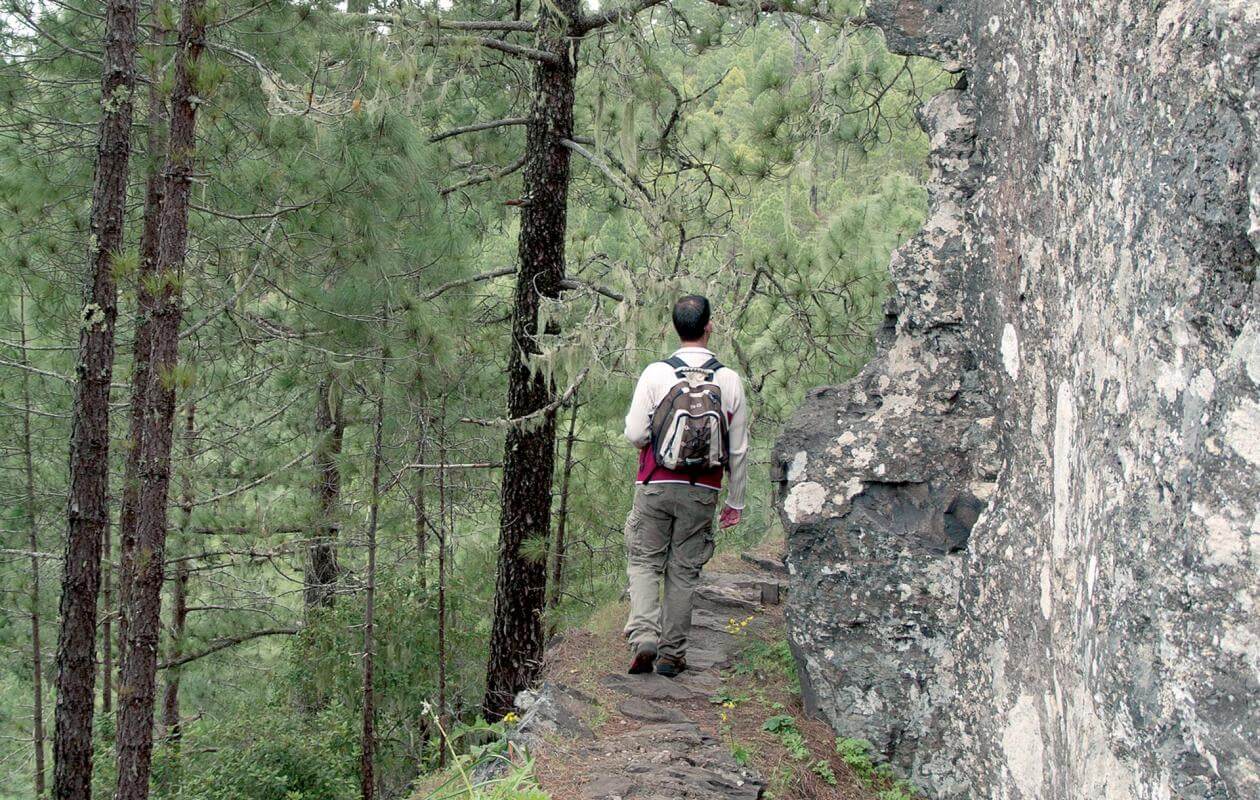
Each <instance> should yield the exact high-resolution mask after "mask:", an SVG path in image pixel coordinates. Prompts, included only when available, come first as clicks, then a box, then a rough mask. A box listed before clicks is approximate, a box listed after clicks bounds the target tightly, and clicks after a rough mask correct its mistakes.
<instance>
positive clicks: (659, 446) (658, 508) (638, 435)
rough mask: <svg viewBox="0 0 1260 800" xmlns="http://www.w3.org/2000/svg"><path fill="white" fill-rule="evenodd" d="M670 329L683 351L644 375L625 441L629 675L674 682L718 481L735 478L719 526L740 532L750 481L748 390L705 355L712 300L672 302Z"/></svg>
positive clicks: (706, 550) (706, 555)
mask: <svg viewBox="0 0 1260 800" xmlns="http://www.w3.org/2000/svg"><path fill="white" fill-rule="evenodd" d="M674 329H675V330H676V331H677V332H678V338H679V339H680V340H681V346H680V347H679V348H678V349H677V350H675V351H674V354H673V355H672V356H670V357H669V358H668V359H666V360H664V361H657V362H655V363H652V364H649V365H648V366H647V368H646V369H644V370H643V374H642V375H640V376H639V383H638V385H637V386H635V389H634V399H633V400H632V401H631V403H630V413H629V414H627V415H626V438H627V439H629V440H630V442H631V444H633V445H634V446H636V447H638V448H640V450H639V472H638V475H637V477H636V479H635V483H636V484H637V486H636V488H635V491H634V505H633V506H632V507H631V509H630V516H629V518H628V519H627V520H626V530H625V533H626V560H627V566H626V574H627V575H628V576H629V578H630V618H629V620H627V622H626V627H625V631H624V633H625V636H626V638H627V639H628V640H629V641H630V646H631V648H632V650H633V656H632V659H631V662H630V673H631V674H632V675H633V674H639V673H644V672H651V671H652V668H653V666H655V668H656V672H657V673H658V674H660V675H664V676H666V677H669V678H672V677H674V676H676V675H678V674H679V673H681V672H682V671H683V670H685V669H687V660H686V654H687V635H688V634H689V633H690V631H691V598H692V593H693V592H694V591H695V588H696V583H697V582H698V580H699V578H700V570H701V569H702V568H703V567H704V565H705V564H706V563H707V562H708V560H709V559H710V558H711V557H712V556H713V547H714V541H713V513H714V511H715V510H716V509H717V500H718V490H720V489H721V488H722V473H723V472H724V471H725V472H729V473H730V474H731V483H730V488H729V489H728V491H727V494H726V505H725V507H724V508H723V509H722V514H721V525H722V527H723V528H729V527H731V526H732V525H737V524H739V518H740V512H741V511H742V509H743V508H744V487H745V485H746V484H747V480H748V461H747V456H748V408H747V406H746V405H745V403H744V386H743V382H742V381H741V380H740V377H739V375H737V374H736V373H735V371H734V370H732V369H730V368H729V367H725V366H723V365H722V364H721V363H720V362H719V361H718V360H717V358H716V357H715V356H714V355H713V353H712V351H710V350H709V348H708V343H709V336H710V335H711V334H712V333H713V323H712V322H710V321H709V301H708V299H707V298H704V297H701V296H700V295H687V296H686V297H683V298H682V299H680V300H679V301H678V302H677V303H675V304H674ZM662 578H663V579H664V583H665V593H664V594H665V599H664V602H661V599H660V595H661V581H662Z"/></svg>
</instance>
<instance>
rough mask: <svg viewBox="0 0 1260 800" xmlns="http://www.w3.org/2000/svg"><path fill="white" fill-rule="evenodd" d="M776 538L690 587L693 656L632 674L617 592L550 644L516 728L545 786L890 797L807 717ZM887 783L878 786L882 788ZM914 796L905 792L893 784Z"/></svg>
mask: <svg viewBox="0 0 1260 800" xmlns="http://www.w3.org/2000/svg"><path fill="white" fill-rule="evenodd" d="M786 574H787V572H786V569H785V568H784V566H783V561H782V542H778V543H770V544H767V545H764V546H762V547H760V548H758V550H757V551H756V552H754V553H749V554H734V553H729V554H722V555H719V556H718V557H716V558H715V559H714V560H713V561H712V562H711V563H710V564H709V566H708V567H707V568H706V569H705V572H704V577H703V579H702V585H701V587H700V588H699V589H698V590H697V602H696V608H695V611H694V615H693V632H692V640H691V642H690V647H689V653H688V661H689V663H690V668H689V670H688V671H687V672H686V673H684V674H683V675H681V676H679V677H678V678H677V679H675V680H669V679H667V678H663V677H661V676H658V675H627V674H626V665H627V664H628V660H629V651H628V649H627V646H626V644H625V641H624V639H623V638H622V636H621V626H622V623H623V622H624V620H625V616H626V602H625V601H624V600H623V601H622V602H618V603H613V604H610V605H608V606H606V607H605V608H602V609H600V610H599V611H597V612H596V613H595V614H594V615H593V616H592V618H591V620H590V621H589V622H588V624H587V625H586V626H585V627H584V628H582V629H577V630H573V631H569V632H566V633H565V634H564V636H563V638H561V639H560V640H559V641H558V642H557V643H555V644H553V646H552V647H551V648H550V649H549V650H548V653H547V661H546V665H545V668H544V674H543V684H542V686H541V687H540V689H539V691H538V692H537V693H536V694H535V701H534V703H535V706H536V707H529V708H528V709H527V710H526V711H525V712H524V714H523V717H522V720H521V723H520V728H519V734H518V735H517V736H518V739H519V740H523V741H524V742H525V743H526V750H527V752H528V753H529V756H530V757H531V758H532V759H533V773H534V776H535V778H536V780H537V782H538V785H539V787H540V788H541V789H542V790H543V791H544V792H545V793H546V795H547V796H548V797H550V798H551V800H631V799H632V798H642V799H643V800H676V798H695V799H696V800H709V799H710V798H712V799H714V800H717V799H719V798H723V799H724V798H738V799H739V800H744V799H745V798H747V800H756V798H759V797H764V798H779V799H786V798H801V799H802V800H803V799H804V798H819V800H867V799H868V798H880V800H883V798H892V797H897V796H899V795H896V794H893V793H892V792H891V791H890V790H889V787H890V786H891V783H890V782H889V781H887V780H881V779H879V778H875V777H873V776H872V773H871V771H870V766H871V765H870V764H869V762H863V759H861V758H859V759H858V761H857V764H856V766H857V769H856V770H855V769H854V768H853V767H851V766H850V764H853V763H854V761H853V759H852V756H851V755H850V758H849V759H848V760H847V761H846V759H845V758H844V757H843V756H842V755H838V754H837V740H836V735H835V733H834V732H833V731H832V730H831V729H830V728H829V727H828V726H827V724H826V723H824V722H822V721H819V720H813V719H809V718H807V717H806V715H805V713H804V709H803V707H802V705H801V698H800V687H799V684H798V682H797V679H796V673H795V668H794V666H793V662H792V658H791V654H790V652H789V650H788V647H787V641H786V631H785V628H784V620H783V606H782V605H781V601H782V599H783V598H784V595H785V593H786V585H787V580H786ZM881 790H882V793H881ZM900 796H902V797H907V798H908V797H909V795H900Z"/></svg>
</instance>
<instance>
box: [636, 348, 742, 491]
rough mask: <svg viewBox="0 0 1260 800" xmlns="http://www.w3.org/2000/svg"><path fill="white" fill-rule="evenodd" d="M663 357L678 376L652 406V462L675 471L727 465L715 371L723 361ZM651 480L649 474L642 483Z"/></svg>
mask: <svg viewBox="0 0 1260 800" xmlns="http://www.w3.org/2000/svg"><path fill="white" fill-rule="evenodd" d="M664 363H666V364H668V365H669V366H671V367H673V368H674V375H675V376H676V377H677V378H678V382H677V383H675V384H674V386H673V387H672V388H671V389H670V390H669V393H668V394H666V395H665V397H664V398H662V399H661V402H660V403H659V404H658V405H657V406H656V410H655V411H653V412H652V454H653V455H654V456H655V458H656V466H657V467H664V468H666V469H670V470H674V471H676V472H689V473H696V474H697V475H698V474H699V473H703V472H707V471H709V470H711V469H714V468H715V467H723V466H725V465H726V459H727V448H728V446H729V445H728V441H727V439H728V434H727V426H728V424H729V423H728V421H727V419H726V412H724V411H723V410H722V389H721V388H720V387H719V386H718V385H717V384H716V383H714V381H713V376H714V375H715V374H716V373H717V371H718V370H719V369H721V368H722V364H721V363H719V362H718V360H717V359H716V358H710V359H709V360H708V361H706V362H705V363H703V364H701V365H700V366H698V367H692V366H688V364H687V362H685V361H683V360H682V359H681V358H679V357H678V356H673V357H672V358H669V359H667V360H666V361H665V362H664ZM650 481H651V476H650V475H649V476H648V478H647V480H646V481H644V482H645V483H647V482H650Z"/></svg>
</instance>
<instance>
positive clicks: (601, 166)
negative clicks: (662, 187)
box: [560, 139, 654, 202]
mask: <svg viewBox="0 0 1260 800" xmlns="http://www.w3.org/2000/svg"><path fill="white" fill-rule="evenodd" d="M560 144H562V145H564V146H565V147H567V148H569V149H570V150H572V151H573V152H575V153H577V154H578V155H580V156H582V157H583V158H585V159H586V160H587V161H589V162H591V164H593V165H594V166H595V168H596V169H598V170H599V171H600V172H602V173H604V177H606V178H608V180H610V181H612V182H613V183H614V184H616V185H617V188H619V189H621V190H622V191H624V192H626V194H627V195H630V196H633V195H634V192H631V191H629V190H628V189H629V187H628V186H627V185H626V181H629V182H630V183H631V184H632V185H633V187H634V188H636V189H638V190H639V191H640V192H642V193H643V198H644V199H645V200H647V201H648V202H651V201H652V200H653V199H654V198H653V197H652V193H651V192H649V191H648V188H647V187H646V186H644V185H643V184H642V183H640V182H639V179H638V178H635V177H634V176H632V175H631V174H630V173H629V172H627V171H626V170H625V168H624V167H622V170H621V171H622V172H623V173H624V175H625V178H624V179H623V178H622V176H620V175H618V174H617V173H615V172H613V170H612V167H611V166H610V165H609V163H608V162H607V161H605V160H604V159H602V158H600V157H599V156H597V155H595V154H594V153H592V152H591V151H590V150H587V149H586V148H585V147H583V146H582V145H580V144H578V143H577V142H575V141H573V140H572V139H561V140H560Z"/></svg>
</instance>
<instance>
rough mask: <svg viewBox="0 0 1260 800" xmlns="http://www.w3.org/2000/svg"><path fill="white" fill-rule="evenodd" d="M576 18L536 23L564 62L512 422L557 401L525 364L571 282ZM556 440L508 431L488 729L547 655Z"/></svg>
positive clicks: (522, 298) (546, 140)
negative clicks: (546, 553) (545, 304)
mask: <svg viewBox="0 0 1260 800" xmlns="http://www.w3.org/2000/svg"><path fill="white" fill-rule="evenodd" d="M579 10H580V8H579V4H578V2H577V0H556V2H554V3H546V4H543V5H542V7H541V12H540V14H539V22H538V29H539V37H538V47H539V48H541V49H544V50H547V51H549V52H552V53H555V54H556V55H557V56H559V57H560V63H559V64H549V63H545V62H540V63H538V64H537V65H535V67H534V101H533V109H532V113H531V120H530V122H529V124H528V126H527V128H526V142H525V157H526V161H525V178H524V189H525V197H524V198H523V201H524V205H523V207H522V208H523V210H522V214H521V232H520V237H519V240H518V248H517V257H518V259H519V261H520V263H519V264H518V266H517V275H516V296H515V300H514V304H513V308H512V352H511V355H510V358H509V361H508V415H509V416H510V417H512V418H517V417H523V416H526V415H529V414H531V413H534V412H537V411H539V410H540V409H544V408H546V407H547V406H548V405H549V404H550V403H551V401H552V397H553V394H554V385H553V383H552V382H551V380H550V379H549V378H547V377H544V376H543V375H541V374H537V373H535V372H533V371H532V370H531V369H530V365H529V363H528V361H527V359H528V358H529V357H530V356H532V355H535V354H537V353H538V352H539V348H538V343H537V342H536V340H535V336H536V335H537V333H538V308H539V303H540V297H548V298H554V297H557V296H558V295H559V292H560V282H561V280H563V278H564V274H565V264H564V248H565V233H566V221H567V205H568V193H569V151H568V150H567V149H566V148H565V147H564V146H563V145H562V144H561V143H560V140H561V139H567V138H570V137H572V135H573V85H574V78H575V75H576V72H577V66H576V58H577V54H576V48H577V39H576V38H573V39H570V38H568V37H567V36H566V33H567V32H568V31H567V26H568V25H569V24H570V23H571V21H572V20H576V19H577V17H578V13H579ZM548 332H549V333H558V332H559V327H558V326H557V325H555V324H554V323H553V324H550V325H548ZM555 433H556V420H555V414H554V413H551V412H548V413H544V414H542V415H540V416H539V417H538V418H536V419H531V420H529V421H528V422H527V423H525V424H522V425H512V426H511V427H510V428H509V429H508V433H507V437H506V438H507V440H506V443H505V445H504V456H503V489H502V511H501V515H502V516H501V518H500V523H499V563H498V574H497V576H496V580H495V595H494V623H493V630H492V632H491V637H490V658H489V664H488V666H487V668H486V696H485V699H484V700H483V703H482V705H483V707H484V710H485V712H486V717H487V718H488V719H491V720H497V719H499V718H500V717H502V716H503V715H504V714H506V713H507V712H508V711H510V710H511V709H512V701H513V698H514V697H515V696H516V693H517V692H519V691H521V690H522V689H524V688H526V687H527V686H528V685H529V683H530V681H531V680H533V678H534V676H535V674H536V673H537V670H538V666H539V663H540V660H541V656H542V644H543V631H542V612H543V605H544V602H545V594H546V589H547V565H546V562H545V561H542V562H540V561H538V560H537V559H530V558H528V557H526V556H525V554H524V553H522V545H524V544H525V543H526V542H529V541H531V540H540V541H541V542H543V543H545V542H546V541H547V539H548V538H549V535H550V532H551V481H552V475H551V472H552V468H553V465H554V462H555Z"/></svg>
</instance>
